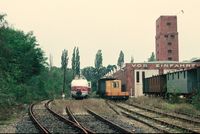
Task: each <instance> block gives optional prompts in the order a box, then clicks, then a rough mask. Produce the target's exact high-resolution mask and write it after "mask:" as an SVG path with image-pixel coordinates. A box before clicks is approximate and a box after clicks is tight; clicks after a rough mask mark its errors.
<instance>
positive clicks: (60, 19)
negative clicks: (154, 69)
mask: <svg viewBox="0 0 200 134" xmlns="http://www.w3.org/2000/svg"><path fill="white" fill-rule="evenodd" d="M181 10H184V14H182V13H181V12H180V11H181ZM0 13H6V14H7V17H6V19H7V20H8V22H9V24H12V25H13V26H14V27H15V28H17V29H20V30H23V31H25V32H29V31H33V32H34V35H35V36H36V37H37V40H38V42H39V44H40V47H41V48H42V49H43V50H44V52H45V54H46V56H47V57H49V54H50V53H51V54H52V55H53V64H54V65H55V66H60V59H61V58H60V57H61V53H62V50H63V49H67V50H68V51H69V60H70V61H69V62H70V65H69V66H71V57H72V50H73V48H74V46H78V47H79V51H80V57H81V59H80V60H81V67H82V68H83V67H86V66H94V60H95V54H96V52H97V50H98V49H101V50H102V53H103V65H104V66H107V65H108V64H116V63H117V59H118V56H119V52H120V50H122V51H123V52H124V54H125V62H130V60H131V56H133V57H134V62H143V61H147V59H148V57H149V56H150V54H151V52H154V51H155V21H156V19H157V18H158V17H159V16H160V15H177V18H178V32H179V53H180V55H179V57H180V61H182V60H188V59H191V58H192V57H200V0H0Z"/></svg>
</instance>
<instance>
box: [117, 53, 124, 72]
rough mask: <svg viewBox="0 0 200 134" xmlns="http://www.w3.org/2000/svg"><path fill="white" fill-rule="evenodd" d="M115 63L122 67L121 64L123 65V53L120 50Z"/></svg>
mask: <svg viewBox="0 0 200 134" xmlns="http://www.w3.org/2000/svg"><path fill="white" fill-rule="evenodd" d="M117 65H118V66H119V67H120V68H122V66H123V65H124V53H123V52H122V50H121V51H120V54H119V58H118V60H117Z"/></svg>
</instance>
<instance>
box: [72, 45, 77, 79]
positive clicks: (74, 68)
mask: <svg viewBox="0 0 200 134" xmlns="http://www.w3.org/2000/svg"><path fill="white" fill-rule="evenodd" d="M72 71H73V77H74V76H75V71H76V47H74V50H73V54H72Z"/></svg>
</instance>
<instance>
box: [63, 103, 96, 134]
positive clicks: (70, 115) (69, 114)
mask: <svg viewBox="0 0 200 134" xmlns="http://www.w3.org/2000/svg"><path fill="white" fill-rule="evenodd" d="M66 111H67V114H68V116H69V119H70V120H71V121H73V122H75V123H76V124H77V125H79V126H80V127H82V128H83V129H84V130H86V131H87V132H88V133H89V134H94V133H95V132H93V131H92V130H90V129H88V128H86V127H84V126H83V125H82V124H81V123H79V122H78V121H77V119H76V117H75V116H74V115H73V114H72V112H71V110H70V109H69V108H68V107H67V106H66Z"/></svg>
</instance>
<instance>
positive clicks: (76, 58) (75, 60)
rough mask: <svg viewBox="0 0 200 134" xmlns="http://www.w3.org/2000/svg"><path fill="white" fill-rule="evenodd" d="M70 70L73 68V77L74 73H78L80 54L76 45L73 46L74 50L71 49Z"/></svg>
mask: <svg viewBox="0 0 200 134" xmlns="http://www.w3.org/2000/svg"><path fill="white" fill-rule="evenodd" d="M72 70H73V77H74V76H75V75H80V55H79V49H78V47H74V50H73V54H72Z"/></svg>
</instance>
